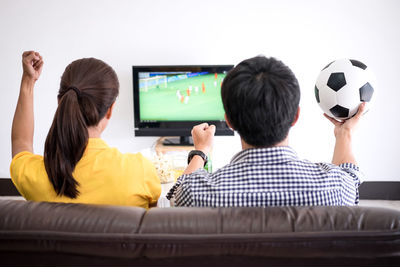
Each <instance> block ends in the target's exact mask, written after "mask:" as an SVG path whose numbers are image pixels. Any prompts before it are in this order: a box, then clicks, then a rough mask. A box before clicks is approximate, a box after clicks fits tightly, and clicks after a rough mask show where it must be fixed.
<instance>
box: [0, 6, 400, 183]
mask: <svg viewBox="0 0 400 267" xmlns="http://www.w3.org/2000/svg"><path fill="white" fill-rule="evenodd" d="M399 11H400V1H397V0H374V1H372V0H369V1H367V0H352V1H348V0H336V1H321V0H309V1H307V0H303V1H295V0H293V1H289V0H280V1H266V0H262V1H252V0H248V1H233V0H227V1H225V0H224V1H216V0H201V1H200V0H198V1H183V0H181V1H180V0H169V1H162V0H159V1H155V0H151V1H149V0H146V1H144V0H143V1H134V0H103V1H99V0H85V1H83V0H68V1H55V0H36V1H28V0H26V1H22V0H1V1H0V38H1V39H0V58H1V61H0V92H1V97H0V101H1V102H0V113H1V116H0V123H1V125H2V127H1V128H0V144H1V146H0V147H1V151H0V177H4V178H6V177H9V163H10V160H11V155H10V154H11V152H10V151H11V148H10V131H11V124H12V118H13V113H14V109H15V105H16V102H17V97H18V91H19V82H20V77H21V63H20V62H21V60H20V59H21V54H22V52H23V51H24V50H32V49H34V50H37V51H39V52H40V53H41V54H42V55H43V57H44V60H45V66H44V70H43V73H42V77H41V78H40V80H39V81H38V83H37V86H36V89H35V90H36V92H35V94H36V95H35V138H34V149H35V152H36V153H43V146H44V140H45V137H46V134H47V131H48V129H49V126H50V123H51V121H52V116H53V114H54V111H55V109H56V95H57V90H58V85H59V79H60V76H61V74H62V72H63V70H64V68H65V66H66V65H67V64H68V63H70V62H71V61H72V60H74V59H78V58H82V57H98V58H100V59H103V60H105V61H106V62H108V63H109V64H110V65H111V66H113V67H114V69H115V70H116V72H117V73H118V76H119V78H120V83H121V90H120V97H119V98H118V105H117V106H116V110H115V113H114V117H113V120H112V122H111V124H110V125H109V128H108V129H107V130H106V132H105V133H104V136H103V137H104V139H105V140H106V141H107V142H108V143H109V144H110V145H112V146H116V147H118V148H119V149H120V150H122V151H140V150H142V149H144V148H146V147H149V146H151V145H152V144H153V143H154V142H155V140H156V138H153V137H147V138H143V137H134V134H133V114H132V112H133V111H132V110H133V107H132V78H131V66H132V65H135V64H136V65H146V64H230V63H233V64H236V63H238V62H240V61H241V60H243V59H245V58H248V57H252V56H255V55H258V54H264V55H266V56H275V57H277V58H279V59H281V60H283V61H284V62H285V63H286V64H288V65H289V66H290V67H291V68H292V69H293V71H294V72H295V73H296V75H297V77H298V79H299V81H300V85H301V89H302V99H301V103H300V104H301V118H300V120H299V122H298V124H297V125H296V126H295V127H294V128H293V129H292V131H291V139H290V140H291V145H292V146H293V147H294V148H295V149H296V150H297V151H298V154H299V155H300V156H301V157H303V158H308V159H310V160H313V161H330V159H331V154H332V151H333V144H334V138H333V129H332V126H331V125H330V123H329V122H328V121H327V120H326V119H325V118H323V116H322V112H321V110H320V109H319V107H318V105H317V103H316V102H315V99H314V82H315V79H316V77H317V75H318V73H319V71H320V69H321V68H322V67H323V66H325V65H326V64H327V63H329V62H330V61H332V60H334V59H338V58H344V57H349V58H354V59H359V60H361V61H363V62H364V63H366V64H367V65H369V66H370V67H371V68H372V69H373V70H374V71H375V74H376V76H377V79H378V82H379V87H378V88H376V91H377V94H376V98H375V105H374V106H373V108H372V110H371V111H370V112H369V113H368V114H367V115H366V116H365V119H363V124H362V125H361V127H360V128H359V131H358V133H357V135H356V139H355V143H354V149H355V154H356V156H357V158H358V161H359V165H360V166H361V168H362V169H363V170H364V172H365V174H366V176H367V179H368V180H398V179H399V178H400V177H399V174H398V170H399V167H398V166H399V163H400V162H399V159H398V151H399V149H400V141H399V140H398V135H399V122H400V119H399V116H398V115H397V114H396V113H397V111H398V108H397V106H398V105H397V104H398V100H399V99H400V93H399V91H400V90H399V89H400V88H399V86H398V77H399V75H398V74H399V73H400V64H399V62H400V53H399V48H400V30H399V25H400V16H398V13H399ZM239 149H240V145H239V139H238V137H237V136H236V137H217V138H216V147H215V152H214V153H215V154H214V164H215V165H217V166H221V165H223V164H225V163H227V162H228V160H229V159H230V158H231V156H232V155H234V153H235V152H237V151H238V150H239Z"/></svg>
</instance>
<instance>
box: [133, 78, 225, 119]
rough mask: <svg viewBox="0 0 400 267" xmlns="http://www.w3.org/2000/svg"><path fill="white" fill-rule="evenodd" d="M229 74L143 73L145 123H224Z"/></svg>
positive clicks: (141, 113) (141, 80)
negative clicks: (223, 93)
mask: <svg viewBox="0 0 400 267" xmlns="http://www.w3.org/2000/svg"><path fill="white" fill-rule="evenodd" d="M225 76H226V73H209V72H141V73H139V94H140V97H139V99H140V119H141V120H142V121H185V120H190V121H196V120H198V121H207V120H208V121H219V120H224V113H225V112H224V108H223V105H222V100H221V85H222V80H223V79H224V77H225Z"/></svg>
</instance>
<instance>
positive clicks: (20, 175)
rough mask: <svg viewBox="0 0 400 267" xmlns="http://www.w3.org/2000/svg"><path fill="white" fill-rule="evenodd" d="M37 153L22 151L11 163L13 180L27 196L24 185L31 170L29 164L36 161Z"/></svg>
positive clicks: (23, 194) (21, 192) (18, 188)
mask: <svg viewBox="0 0 400 267" xmlns="http://www.w3.org/2000/svg"><path fill="white" fill-rule="evenodd" d="M35 157H37V155H34V154H33V153H32V152H29V151H22V152H20V153H18V154H17V155H15V156H14V158H13V159H12V161H11V164H10V176H11V180H12V182H13V183H14V185H15V187H16V188H17V190H18V192H19V193H20V194H21V195H22V196H23V197H25V198H26V194H25V193H26V192H25V190H24V185H25V184H26V183H27V178H28V177H27V174H26V172H27V171H29V168H27V166H28V165H30V164H31V163H32V161H34V159H35Z"/></svg>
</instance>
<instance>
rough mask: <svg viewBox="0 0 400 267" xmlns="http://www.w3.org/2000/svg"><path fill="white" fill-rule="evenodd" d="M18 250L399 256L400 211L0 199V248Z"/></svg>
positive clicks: (152, 255) (151, 255) (156, 255)
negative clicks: (145, 206)
mask: <svg viewBox="0 0 400 267" xmlns="http://www.w3.org/2000/svg"><path fill="white" fill-rule="evenodd" d="M7 253H12V254H7ZM18 253H21V254H24V253H25V254H26V253H45V254H46V253H61V254H63V255H65V254H74V255H82V256H90V257H114V258H115V257H118V258H126V259H140V258H141V259H143V258H146V259H169V258H181V259H182V258H185V259H190V258H191V257H192V258H195V257H226V256H235V257H236V256H240V257H258V258H259V257H261V258H265V257H275V258H276V257H278V258H279V257H281V258H288V257H289V258H310V257H314V258H315V257H316V258H326V259H330V258H332V257H342V258H343V257H344V258H349V257H350V258H358V259H362V258H365V259H366V258H371V257H372V258H376V257H378V258H379V257H384V258H387V257H389V258H391V259H393V258H396V259H399V258H400V211H397V210H393V209H384V208H373V207H358V206H354V207H265V208H153V209H150V210H148V211H146V210H145V209H142V208H137V207H119V206H118V207H117V206H100V205H86V204H65V203H45V202H30V201H16V200H8V201H7V200H4V201H0V255H3V256H4V255H6V256H7V255H14V256H15V254H18ZM14 258H15V257H14Z"/></svg>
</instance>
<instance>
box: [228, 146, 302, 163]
mask: <svg viewBox="0 0 400 267" xmlns="http://www.w3.org/2000/svg"><path fill="white" fill-rule="evenodd" d="M294 160H298V157H297V154H296V152H295V151H294V150H293V149H292V148H291V147H288V146H276V147H268V148H250V149H245V150H242V151H240V152H239V153H237V154H236V155H235V156H233V158H232V160H231V163H242V162H243V163H251V164H267V165H268V164H269V165H272V164H279V163H285V162H289V161H294Z"/></svg>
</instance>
